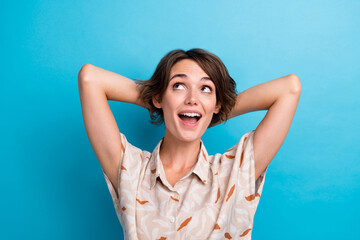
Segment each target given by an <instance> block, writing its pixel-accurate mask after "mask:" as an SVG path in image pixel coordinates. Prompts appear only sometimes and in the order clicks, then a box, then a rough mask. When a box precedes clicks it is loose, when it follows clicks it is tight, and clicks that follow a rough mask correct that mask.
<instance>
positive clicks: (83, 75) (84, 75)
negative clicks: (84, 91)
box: [78, 63, 93, 84]
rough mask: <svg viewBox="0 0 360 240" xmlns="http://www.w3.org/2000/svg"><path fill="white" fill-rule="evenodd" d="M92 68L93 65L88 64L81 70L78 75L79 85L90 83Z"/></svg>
mask: <svg viewBox="0 0 360 240" xmlns="http://www.w3.org/2000/svg"><path fill="white" fill-rule="evenodd" d="M92 66H93V65H91V64H90V63H86V64H84V65H83V66H82V67H81V69H80V71H79V73H78V83H79V84H81V83H82V82H88V81H90V79H89V75H90V71H91V68H92Z"/></svg>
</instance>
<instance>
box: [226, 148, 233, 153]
mask: <svg viewBox="0 0 360 240" xmlns="http://www.w3.org/2000/svg"><path fill="white" fill-rule="evenodd" d="M233 148H234V147H232V148H229V149H228V150H226V152H230V151H231V150H233Z"/></svg>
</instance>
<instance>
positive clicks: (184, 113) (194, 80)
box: [153, 59, 221, 142]
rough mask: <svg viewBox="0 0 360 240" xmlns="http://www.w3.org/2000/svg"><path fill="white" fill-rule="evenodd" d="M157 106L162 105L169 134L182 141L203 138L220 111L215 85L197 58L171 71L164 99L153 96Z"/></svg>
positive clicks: (179, 64)
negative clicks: (213, 118) (215, 114)
mask: <svg viewBox="0 0 360 240" xmlns="http://www.w3.org/2000/svg"><path fill="white" fill-rule="evenodd" d="M153 103H154V105H155V107H157V108H162V110H163V114H164V121H165V126H166V132H165V136H168V137H171V138H176V139H177V140H180V141H185V142H190V141H196V140H200V138H201V136H202V135H203V134H204V132H205V131H206V129H207V128H208V126H209V124H210V122H211V120H212V117H213V114H214V113H218V112H219V110H220V107H221V106H220V105H216V89H215V84H214V83H213V82H212V81H211V79H210V78H209V76H208V75H207V74H206V73H205V72H204V71H203V70H202V68H201V67H200V66H199V65H198V64H197V63H196V62H195V61H193V60H190V59H184V60H181V61H179V62H177V63H176V64H175V65H174V66H173V67H172V69H171V71H170V81H169V84H168V87H167V89H166V90H165V92H164V95H163V97H162V99H161V101H157V100H156V99H155V98H154V97H153Z"/></svg>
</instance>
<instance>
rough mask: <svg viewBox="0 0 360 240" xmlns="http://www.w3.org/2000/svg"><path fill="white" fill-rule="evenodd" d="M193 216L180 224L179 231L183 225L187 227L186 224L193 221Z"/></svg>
mask: <svg viewBox="0 0 360 240" xmlns="http://www.w3.org/2000/svg"><path fill="white" fill-rule="evenodd" d="M191 219H192V217H189V218H187V219H186V220H185V221H183V222H182V223H181V224H180V227H179V228H178V229H177V231H179V230H180V229H182V228H183V227H185V226H186V225H188V223H189V222H190V221H191Z"/></svg>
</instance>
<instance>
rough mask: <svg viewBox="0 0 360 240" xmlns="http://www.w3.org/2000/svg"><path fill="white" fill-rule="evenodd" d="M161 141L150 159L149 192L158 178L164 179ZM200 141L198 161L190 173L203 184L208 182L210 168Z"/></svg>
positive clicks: (206, 154)
mask: <svg viewBox="0 0 360 240" xmlns="http://www.w3.org/2000/svg"><path fill="white" fill-rule="evenodd" d="M162 141H163V139H161V140H160V142H159V143H158V144H157V145H156V147H155V149H154V151H153V152H152V154H151V158H150V163H149V166H150V190H151V189H152V188H153V187H154V186H155V184H156V180H157V178H158V177H160V179H162V181H164V180H165V179H166V176H165V171H164V167H163V165H162V162H161V160H160V154H159V152H160V146H161V143H162ZM200 141H201V147H200V152H199V155H198V161H197V162H196V164H195V166H194V167H193V168H192V170H191V172H193V173H195V174H196V175H197V176H198V177H199V178H200V180H201V182H202V183H203V184H207V182H208V173H209V168H210V162H209V155H208V153H207V151H206V148H205V146H204V143H203V141H202V140H200Z"/></svg>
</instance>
